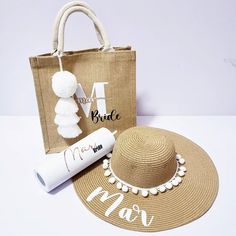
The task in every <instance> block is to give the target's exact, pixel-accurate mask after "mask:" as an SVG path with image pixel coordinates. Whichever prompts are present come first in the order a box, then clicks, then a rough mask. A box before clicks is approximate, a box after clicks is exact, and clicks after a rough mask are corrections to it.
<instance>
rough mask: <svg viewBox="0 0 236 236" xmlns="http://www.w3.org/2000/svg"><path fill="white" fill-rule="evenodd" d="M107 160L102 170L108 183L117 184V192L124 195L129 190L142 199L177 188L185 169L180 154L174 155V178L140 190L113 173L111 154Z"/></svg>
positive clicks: (104, 161)
mask: <svg viewBox="0 0 236 236" xmlns="http://www.w3.org/2000/svg"><path fill="white" fill-rule="evenodd" d="M106 156H107V158H109V159H104V160H103V165H102V167H103V169H104V170H105V172H104V175H105V176H106V177H109V179H108V182H109V183H110V184H114V183H115V182H117V184H116V187H117V189H119V190H122V191H123V192H124V193H127V192H129V190H131V192H132V193H133V194H135V195H137V194H138V193H141V195H142V196H143V197H148V196H149V195H150V194H152V195H153V196H156V195H158V193H164V192H166V191H167V190H171V189H173V188H174V187H177V186H179V185H180V183H181V182H182V178H181V177H183V176H184V175H185V174H186V171H187V169H186V167H185V166H183V164H182V163H185V160H184V162H183V161H181V160H183V158H182V156H181V155H180V154H177V155H176V160H177V169H176V172H175V174H174V176H173V177H172V178H171V179H170V180H168V181H167V182H166V183H163V184H161V185H159V186H154V187H151V188H140V187H137V186H133V185H131V184H129V183H126V182H125V181H123V180H121V179H120V178H119V177H118V176H116V175H115V173H114V171H113V170H112V168H111V161H110V158H111V157H112V154H111V153H108V154H107V155H106Z"/></svg>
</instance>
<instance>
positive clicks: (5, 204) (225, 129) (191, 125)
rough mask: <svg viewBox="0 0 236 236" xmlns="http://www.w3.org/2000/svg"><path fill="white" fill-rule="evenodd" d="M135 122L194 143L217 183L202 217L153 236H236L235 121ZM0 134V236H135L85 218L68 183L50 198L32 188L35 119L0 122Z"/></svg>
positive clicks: (37, 150) (37, 137)
mask: <svg viewBox="0 0 236 236" xmlns="http://www.w3.org/2000/svg"><path fill="white" fill-rule="evenodd" d="M138 123H139V124H148V125H152V126H156V127H162V128H166V129H170V130H172V131H175V132H178V133H180V134H183V135H185V136H187V137H188V138H190V139H192V140H194V141H195V142H196V143H198V144H199V145H201V146H202V147H203V148H204V149H205V150H206V151H207V152H208V153H209V154H210V156H211V157H212V159H213V161H214V163H215V165H216V167H217V169H218V173H219V178H220V191H219V194H218V197H217V199H216V202H215V204H214V205H213V207H212V208H211V209H210V210H209V211H208V212H207V213H206V214H205V215H204V216H203V217H201V218H200V219H198V220H196V221H194V222H192V223H190V224H187V225H185V226H182V227H179V228H176V229H173V230H169V231H165V232H161V233H155V235H168V236H173V235H191V236H195V235H196V236H199V235H214V236H218V235H219V236H221V235H227V236H233V235H236V225H235V212H236V201H235V194H236V191H235V186H234V182H235V181H234V179H235V174H234V173H235V166H236V158H235V140H236V117H233V116H232V117H139V119H138ZM0 131H1V136H0V143H1V155H0V160H1V164H0V185H1V195H0V199H1V200H0V235H6V236H13V235H14V236H21V235H22V236H32V235H34V236H42V235H43V236H51V235H55V236H65V235H70V236H78V235H97V233H98V232H99V235H104V236H106V235H107V236H110V235H113V236H115V235H117V236H118V235H121V234H122V235H137V234H138V233H137V232H132V231H127V230H123V229H120V228H118V227H115V226H113V225H111V224H108V223H106V222H104V221H102V220H100V219H99V218H97V217H96V216H94V215H93V214H91V213H90V212H89V210H87V209H86V208H85V207H84V205H83V204H82V203H81V202H80V200H79V198H78V197H77V195H76V193H75V191H74V189H73V186H72V184H71V182H70V181H68V182H67V183H66V184H64V185H63V186H62V187H61V188H59V189H57V190H56V191H54V192H53V193H52V194H47V193H45V192H44V191H43V190H42V189H41V188H40V187H39V186H38V183H37V181H36V180H35V179H34V176H33V172H32V170H33V168H34V167H35V166H36V165H37V163H38V162H40V161H42V160H43V158H44V153H43V150H44V149H43V143H42V136H41V130H40V126H39V119H38V117H0ZM91 226H92V227H91ZM142 234H144V233H142ZM138 235H141V233H140V234H138ZM146 235H150V233H147V234H146Z"/></svg>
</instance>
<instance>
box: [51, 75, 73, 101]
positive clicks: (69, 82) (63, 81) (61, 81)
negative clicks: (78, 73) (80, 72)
mask: <svg viewBox="0 0 236 236" xmlns="http://www.w3.org/2000/svg"><path fill="white" fill-rule="evenodd" d="M52 89H53V92H54V93H55V94H56V95H57V96H58V97H62V98H69V97H71V96H73V94H74V93H75V91H76V89H77V80H76V77H75V75H73V74H72V73H71V72H69V71H58V72H56V73H55V74H54V75H53V76H52Z"/></svg>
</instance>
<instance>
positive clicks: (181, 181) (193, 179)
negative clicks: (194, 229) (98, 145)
mask: <svg viewBox="0 0 236 236" xmlns="http://www.w3.org/2000/svg"><path fill="white" fill-rule="evenodd" d="M173 156H174V157H173ZM73 184H74V188H75V190H76V192H77V194H78V196H79V197H80V199H81V200H82V202H83V204H84V205H85V206H86V207H87V208H88V209H89V210H90V211H91V212H92V213H93V214H95V215H96V216H98V217H99V218H101V219H103V220H105V221H107V222H109V223H111V224H113V225H116V226H119V227H121V228H125V229H128V230H135V231H144V232H155V231H162V230H168V229H172V228H175V227H178V226H181V225H184V224H187V223H189V222H191V221H193V220H196V219H197V218H199V217H200V216H202V215H203V214H204V213H206V212H207V211H208V209H209V208H210V207H211V206H212V204H213V202H214V200H215V198H216V196H217V193H218V186H219V181H218V175H217V171H216V168H215V166H214V164H213V162H212V160H211V158H210V157H209V155H208V154H207V153H206V152H205V151H204V150H203V149H202V148H201V147H199V146H198V145H197V144H195V143H194V142H193V141H191V140H189V139H188V138H186V137H184V136H182V135H179V134H177V133H174V132H171V131H167V130H164V129H158V128H151V127H143V126H141V127H134V128H130V129H128V130H126V131H124V132H123V133H122V134H120V135H119V137H118V138H117V141H116V143H115V146H114V148H113V152H112V154H110V155H109V154H108V155H107V157H104V159H102V160H100V161H98V162H96V163H95V164H93V165H91V166H90V167H88V168H87V169H85V170H84V171H82V172H81V173H79V174H78V175H77V176H75V177H74V178H73Z"/></svg>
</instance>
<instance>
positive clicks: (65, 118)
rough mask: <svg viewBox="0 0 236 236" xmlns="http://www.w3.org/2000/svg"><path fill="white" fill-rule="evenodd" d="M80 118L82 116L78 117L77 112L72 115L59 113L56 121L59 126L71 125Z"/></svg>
mask: <svg viewBox="0 0 236 236" xmlns="http://www.w3.org/2000/svg"><path fill="white" fill-rule="evenodd" d="M79 120H80V117H78V116H77V115H76V114H75V113H74V114H72V115H60V114H57V115H56V116H55V119H54V123H55V124H57V125H59V126H71V125H75V124H77V123H78V122H79Z"/></svg>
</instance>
